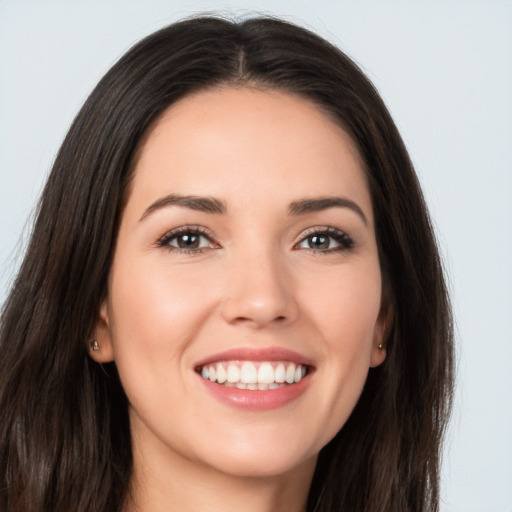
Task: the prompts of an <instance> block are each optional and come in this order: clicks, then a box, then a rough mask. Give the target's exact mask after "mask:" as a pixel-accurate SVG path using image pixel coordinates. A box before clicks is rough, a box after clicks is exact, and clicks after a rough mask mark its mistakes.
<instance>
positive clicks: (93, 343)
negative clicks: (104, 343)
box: [89, 340, 100, 352]
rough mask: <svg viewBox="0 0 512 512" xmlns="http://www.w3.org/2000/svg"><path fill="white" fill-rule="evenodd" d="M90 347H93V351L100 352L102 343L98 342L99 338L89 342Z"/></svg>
mask: <svg viewBox="0 0 512 512" xmlns="http://www.w3.org/2000/svg"><path fill="white" fill-rule="evenodd" d="M89 347H91V350H92V351H93V352H98V350H99V349H100V344H99V343H98V341H97V340H91V341H90V342H89Z"/></svg>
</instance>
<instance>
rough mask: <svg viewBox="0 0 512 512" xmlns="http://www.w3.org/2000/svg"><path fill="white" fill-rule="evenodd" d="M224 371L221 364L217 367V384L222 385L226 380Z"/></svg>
mask: <svg viewBox="0 0 512 512" xmlns="http://www.w3.org/2000/svg"><path fill="white" fill-rule="evenodd" d="M227 378H228V377H227V375H226V370H224V366H222V365H221V364H218V365H217V382H218V383H219V384H224V382H226V380H227Z"/></svg>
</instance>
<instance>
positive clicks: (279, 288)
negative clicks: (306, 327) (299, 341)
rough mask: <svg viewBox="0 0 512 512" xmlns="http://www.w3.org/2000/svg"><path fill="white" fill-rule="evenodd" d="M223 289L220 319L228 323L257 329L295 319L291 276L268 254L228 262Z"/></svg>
mask: <svg viewBox="0 0 512 512" xmlns="http://www.w3.org/2000/svg"><path fill="white" fill-rule="evenodd" d="M225 286H226V289H225V291H226V293H225V298H224V300H223V303H222V316H223V318H224V320H226V321H227V322H228V323H230V324H245V325H247V326H248V327H251V328H254V329H260V328H262V327H265V326H269V325H287V324H290V323H292V322H294V321H295V320H296V319H297V317H298V305H297V302H296V300H295V297H294V293H293V278H292V276H291V273H290V272H289V271H287V269H286V268H285V265H284V264H283V262H281V261H280V260H279V257H278V256H277V255H275V254H272V252H271V251H268V253H267V254H261V253H260V254H251V255H248V256H247V257H241V258H238V259H237V260H236V261H232V262H231V264H230V266H229V270H228V272H227V275H226V281H225Z"/></svg>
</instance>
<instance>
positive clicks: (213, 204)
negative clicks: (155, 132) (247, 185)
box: [140, 194, 368, 225]
mask: <svg viewBox="0 0 512 512" xmlns="http://www.w3.org/2000/svg"><path fill="white" fill-rule="evenodd" d="M168 206H179V207H181V208H187V209H189V210H195V211H198V212H204V213H214V214H217V215H224V214H225V213H226V212H227V208H226V204H225V203H224V201H221V200H219V199H216V198H214V197H203V196H193V195H181V194H170V195H168V196H165V197H162V198H160V199H158V200H157V201H155V202H154V203H152V204H151V206H149V207H148V208H146V210H145V211H144V213H143V214H142V217H141V218H140V221H142V220H144V219H145V218H146V217H147V216H148V215H150V214H151V213H152V212H154V211H155V210H159V209H160V208H165V207H168ZM329 208H348V209H349V210H352V211H353V212H355V213H356V214H357V215H359V217H361V219H362V220H363V222H364V223H365V225H368V219H367V218H366V215H365V214H364V212H363V210H362V209H361V207H360V206H359V205H358V204H357V203H355V202H354V201H351V200H350V199H347V198H346V197H316V198H308V199H300V200H299V201H293V202H292V203H290V206H289V208H288V214H289V215H293V216H296V215H304V214H307V213H315V212H320V211H323V210H327V209H329Z"/></svg>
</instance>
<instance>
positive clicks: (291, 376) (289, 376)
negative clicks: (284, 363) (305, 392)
mask: <svg viewBox="0 0 512 512" xmlns="http://www.w3.org/2000/svg"><path fill="white" fill-rule="evenodd" d="M285 380H286V382H288V384H293V383H294V382H295V365H294V364H293V363H291V364H290V366H288V368H287V369H286V377H285Z"/></svg>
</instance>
